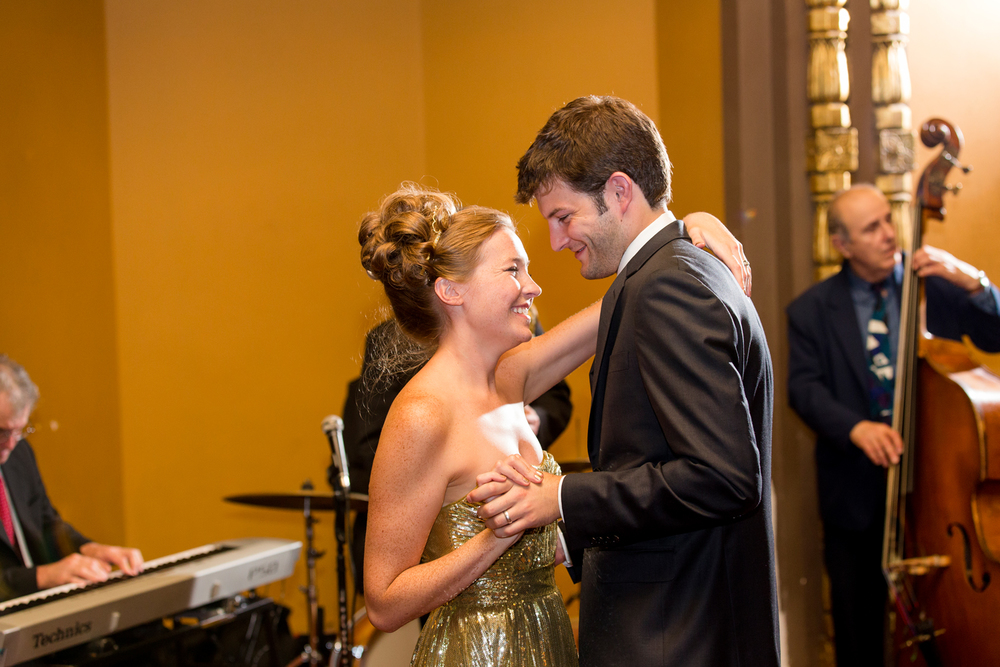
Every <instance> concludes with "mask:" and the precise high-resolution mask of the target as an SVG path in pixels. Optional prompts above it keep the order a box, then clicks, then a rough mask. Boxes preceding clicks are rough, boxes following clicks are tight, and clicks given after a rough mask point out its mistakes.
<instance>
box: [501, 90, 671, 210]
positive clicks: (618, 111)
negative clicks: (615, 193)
mask: <svg viewBox="0 0 1000 667" xmlns="http://www.w3.org/2000/svg"><path fill="white" fill-rule="evenodd" d="M616 171H620V172H622V173H625V174H627V175H628V176H629V178H631V179H632V180H633V181H635V183H636V184H637V185H638V186H639V189H640V190H642V194H643V196H644V197H645V198H646V202H647V203H648V204H649V205H650V206H652V207H656V206H657V205H660V204H667V203H669V202H670V159H669V158H668V157H667V149H666V147H664V145H663V139H661V138H660V133H659V131H658V130H657V129H656V124H655V123H653V121H652V120H650V118H649V116H647V115H646V114H644V113H643V112H642V111H640V110H639V109H638V108H637V107H636V106H635V105H634V104H632V103H631V102H627V101H626V100H623V99H620V98H617V97H597V96H595V95H589V96H587V97H578V98H577V99H575V100H573V101H572V102H570V103H569V104H567V105H566V106H564V107H563V108H562V109H559V110H558V111H556V112H555V113H553V114H552V115H551V116H550V117H549V120H548V122H546V123H545V126H544V127H543V128H542V129H541V130H540V131H539V132H538V136H537V137H535V141H534V142H533V143H532V144H531V146H530V147H529V148H528V150H527V152H526V153H525V154H524V155H523V156H522V157H521V159H520V160H519V161H518V163H517V194H516V195H515V196H514V199H515V200H516V201H517V202H518V203H519V204H527V203H528V202H530V201H531V200H532V199H534V198H535V197H536V196H537V195H538V192H539V191H540V190H542V189H544V188H547V187H549V186H550V185H551V184H552V182H553V181H554V180H557V179H558V180H562V181H565V182H566V183H567V184H568V185H569V186H570V187H571V188H573V189H574V190H576V191H577V192H582V193H584V194H588V195H590V196H591V198H592V199H593V200H594V202H595V203H596V204H597V211H598V213H604V212H605V211H606V210H607V207H606V206H605V204H604V186H605V184H606V183H607V181H608V179H609V178H610V177H611V174H613V173H615V172H616Z"/></svg>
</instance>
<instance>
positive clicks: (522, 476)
mask: <svg viewBox="0 0 1000 667" xmlns="http://www.w3.org/2000/svg"><path fill="white" fill-rule="evenodd" d="M560 479H561V477H560V476H558V475H550V474H548V473H544V472H541V471H539V470H537V469H536V468H535V467H534V466H532V465H531V464H529V463H528V462H527V461H525V460H524V459H523V458H522V457H521V456H520V455H518V454H512V455H511V456H508V457H507V458H505V459H503V460H501V461H498V462H497V464H496V466H494V468H493V470H491V471H490V472H486V473H483V474H482V475H479V476H478V477H476V488H475V489H474V490H473V491H472V492H471V493H470V494H469V495H468V496H466V500H467V501H468V502H470V503H483V504H482V506H481V507H480V508H479V510H478V513H479V518H480V519H482V520H483V521H484V522H485V523H486V525H487V527H489V528H490V529H491V530H492V531H493V532H494V534H496V536H497V537H511V536H513V535H517V534H518V533H522V532H524V531H525V530H527V529H529V528H537V527H539V526H546V525H548V524H550V523H552V522H553V521H555V520H556V519H558V518H559V481H560Z"/></svg>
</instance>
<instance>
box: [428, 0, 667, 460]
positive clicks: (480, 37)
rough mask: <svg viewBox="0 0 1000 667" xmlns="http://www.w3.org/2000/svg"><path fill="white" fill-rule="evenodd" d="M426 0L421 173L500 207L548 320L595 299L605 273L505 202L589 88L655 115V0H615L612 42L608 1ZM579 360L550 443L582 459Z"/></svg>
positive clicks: (530, 214)
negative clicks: (557, 116)
mask: <svg viewBox="0 0 1000 667" xmlns="http://www.w3.org/2000/svg"><path fill="white" fill-rule="evenodd" d="M569 6H570V4H569V3H538V2H529V1H527V0H522V1H518V2H505V3H499V4H497V3H469V2H465V1H464V0H434V1H431V2H425V3H424V13H423V16H424V30H425V39H424V48H425V53H426V56H425V57H426V60H425V63H426V64H425V79H424V80H425V89H426V95H427V173H428V174H429V175H431V176H432V177H433V178H435V179H436V180H437V181H438V182H439V183H440V186H441V187H443V188H446V189H449V190H454V191H456V192H458V193H459V194H460V195H461V196H462V198H463V201H464V202H466V203H470V204H472V203H475V204H483V205H487V206H493V207H496V208H501V209H504V210H507V211H509V212H510V213H511V214H512V216H513V217H514V219H515V221H516V222H517V223H518V224H519V226H520V230H521V235H522V237H523V238H524V240H525V247H526V249H527V251H528V255H529V257H531V258H532V266H531V270H532V275H533V277H534V278H535V279H536V280H537V281H538V283H539V284H540V285H541V287H542V290H543V293H542V295H541V297H539V299H538V300H537V304H538V308H539V311H540V317H541V321H542V324H543V325H545V326H551V325H553V324H555V323H558V322H559V321H561V320H563V319H565V318H566V317H568V316H569V315H571V314H573V313H575V312H576V311H578V310H580V309H581V308H583V307H585V306H587V305H588V304H590V303H593V302H594V301H596V300H598V299H600V298H601V296H602V295H603V294H604V291H605V290H606V289H607V287H608V284H609V283H608V282H607V281H596V282H595V281H586V280H584V279H583V278H582V277H580V274H579V265H578V263H577V262H576V260H574V259H573V258H572V256H570V255H569V254H568V253H560V254H559V255H556V254H554V253H553V252H552V250H551V249H550V247H549V240H548V230H547V227H546V225H545V221H544V220H543V219H542V218H541V216H540V215H539V214H538V212H537V210H536V209H534V208H529V207H527V206H519V205H516V204H515V203H514V200H513V197H514V192H515V190H516V189H517V170H516V168H515V167H516V164H517V160H518V159H519V158H520V157H521V155H522V154H523V153H524V151H525V150H526V149H527V148H528V146H529V145H530V144H531V142H532V141H533V140H534V138H535V134H536V133H537V132H538V130H539V129H541V127H542V125H543V124H544V123H545V120H546V119H547V118H548V117H549V115H550V114H551V113H552V112H553V111H555V110H556V109H557V108H559V107H560V106H562V105H563V104H565V103H566V102H568V101H570V100H572V99H574V98H576V97H579V96H580V95H588V94H601V95H606V94H616V95H619V96H622V97H625V98H627V99H630V100H632V101H633V102H635V103H636V104H638V105H639V106H641V107H642V108H643V109H644V110H645V111H646V112H647V113H648V114H650V115H651V116H652V117H654V118H655V117H656V115H657V101H658V99H657V88H658V87H657V81H656V39H655V37H656V34H655V30H654V25H655V21H654V7H653V3H652V2H650V1H648V0H646V1H640V0H633V1H630V2H623V3H619V4H618V5H616V9H615V11H616V12H618V13H620V14H621V15H622V16H628V17H629V19H628V20H627V21H621V22H620V23H619V24H618V26H617V28H618V33H617V35H616V36H615V39H614V40H610V41H609V40H607V38H606V35H605V34H604V31H605V28H606V25H605V23H604V20H603V19H602V18H601V17H602V16H603V15H604V14H605V12H606V10H607V5H606V3H602V2H598V1H596V0H586V1H583V2H575V3H572V7H573V10H572V11H567V8H568V7H569ZM589 368H590V364H589V362H588V363H587V364H585V365H584V366H583V367H582V368H581V369H580V370H578V371H576V372H575V373H573V374H572V375H571V376H570V378H569V383H570V387H571V389H572V392H573V403H574V415H573V420H572V422H571V423H570V426H569V428H568V429H567V430H566V432H565V434H564V435H563V436H562V437H561V438H560V439H559V441H558V442H557V443H555V444H554V445H553V447H552V452H553V454H554V455H555V456H556V457H557V458H586V457H587V444H586V436H587V417H588V413H589V409H590V385H589V380H588V371H589Z"/></svg>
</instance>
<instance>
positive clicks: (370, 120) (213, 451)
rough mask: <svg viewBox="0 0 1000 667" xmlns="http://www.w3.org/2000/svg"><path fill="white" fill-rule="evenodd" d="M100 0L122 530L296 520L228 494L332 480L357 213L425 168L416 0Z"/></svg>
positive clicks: (151, 540) (297, 529)
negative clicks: (327, 432) (329, 433)
mask: <svg viewBox="0 0 1000 667" xmlns="http://www.w3.org/2000/svg"><path fill="white" fill-rule="evenodd" d="M106 7H107V26H108V29H107V33H108V37H107V42H108V80H109V84H108V88H109V100H110V103H109V107H110V125H111V164H112V171H111V190H112V193H113V196H112V207H113V208H112V210H113V219H114V247H115V256H114V271H115V275H116V279H117V288H118V300H119V301H118V317H117V323H116V326H117V329H118V332H119V341H120V342H119V347H118V356H119V360H120V367H121V369H122V372H121V391H122V433H123V443H124V446H123V449H124V452H123V469H124V473H125V487H124V491H125V495H126V497H127V498H128V499H129V503H128V506H127V510H128V511H127V513H126V528H127V535H128V539H129V541H130V543H133V544H136V545H138V546H140V547H141V548H142V549H143V550H144V551H145V552H146V553H148V554H149V555H159V554H164V553H172V552H175V551H178V550H180V549H183V548H187V547H190V546H193V545H197V544H202V543H206V542H210V541H213V540H218V539H222V538H226V537H234V536H243V535H268V536H276V537H287V538H296V539H297V538H301V537H302V534H303V526H302V521H301V517H297V516H296V515H295V514H294V513H290V512H282V511H276V510H256V509H248V508H243V507H239V506H235V505H230V504H227V503H224V502H223V501H222V497H224V496H228V495H231V494H238V493H253V492H275V491H277V492H280V491H294V490H296V489H298V488H299V485H300V484H302V482H303V481H304V480H306V479H310V480H312V482H313V484H314V485H315V487H316V488H317V489H318V490H321V491H322V490H324V489H325V488H326V482H325V468H326V466H327V465H328V463H329V460H330V457H329V449H328V447H327V444H326V440H325V438H324V436H323V434H322V432H321V430H320V422H321V420H322V419H323V417H324V416H325V415H327V414H330V413H340V412H341V408H342V406H343V401H344V396H345V393H346V384H347V381H348V380H349V379H350V378H351V377H352V376H353V375H355V374H356V372H357V368H358V366H359V363H358V359H359V355H360V352H361V350H360V345H361V340H362V337H363V334H364V332H365V330H366V329H367V327H368V326H370V325H371V324H372V323H373V322H374V310H375V308H376V306H377V305H378V303H379V300H378V295H377V290H376V286H375V285H374V284H373V283H372V282H371V281H370V280H369V279H368V278H367V276H365V274H364V272H363V271H362V270H361V268H360V264H359V262H358V259H357V258H358V246H357V240H356V239H357V237H356V229H357V223H358V221H359V219H360V217H361V215H362V214H363V213H364V211H365V210H367V209H368V208H369V207H372V206H374V205H375V204H376V203H377V201H378V199H379V198H380V197H381V195H382V194H384V193H386V192H389V191H391V190H393V189H394V188H395V187H396V186H397V185H398V184H399V182H400V181H402V180H403V179H406V178H413V177H414V175H419V174H420V173H422V171H423V168H424V149H423V116H422V112H421V108H422V97H423V91H422V88H421V78H420V76H421V45H420V33H419V30H414V28H413V26H414V25H419V15H418V12H417V3H416V1H414V2H409V3H404V2H391V3H387V2H381V3H379V2H374V3H298V4H288V3H280V2H241V3H239V4H235V5H234V4H232V3H227V2H207V3H206V2H200V1H199V2H194V1H192V2H169V3H166V2H163V3H134V2H129V1H121V2H118V1H109V2H107V3H106ZM324 519H327V520H324V521H323V523H322V524H321V525H320V526H319V527H318V538H319V539H320V540H321V544H320V546H321V547H322V548H324V549H328V550H329V551H330V552H331V555H330V556H329V557H327V558H325V559H322V560H321V561H320V570H319V575H320V578H321V581H322V582H324V586H323V587H322V589H321V594H324V595H325V596H326V599H325V601H324V602H325V603H326V604H327V606H328V609H330V611H331V613H330V616H331V617H335V614H333V613H332V611H333V608H332V605H333V603H334V601H335V589H334V588H333V584H332V582H333V581H334V562H335V561H334V558H333V555H332V551H333V539H332V529H331V522H330V521H329V520H328V519H329V517H324ZM301 567H302V566H301V565H300V570H301ZM299 580H300V581H301V580H302V575H301V572H300V575H299ZM273 594H276V595H283V596H284V597H283V601H284V602H286V603H291V604H293V606H295V607H296V608H300V606H299V605H298V601H299V598H300V597H301V595H300V594H299V593H298V591H297V590H296V588H295V587H294V586H282V587H280V592H275V593H273ZM293 620H294V621H295V625H296V626H297V628H298V629H300V630H302V629H304V628H303V625H302V618H301V614H296V615H295V616H294V617H293Z"/></svg>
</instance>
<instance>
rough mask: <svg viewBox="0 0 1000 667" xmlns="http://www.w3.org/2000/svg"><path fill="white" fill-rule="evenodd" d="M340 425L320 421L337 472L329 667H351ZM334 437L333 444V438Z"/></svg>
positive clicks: (347, 483)
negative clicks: (336, 625) (334, 621)
mask: <svg viewBox="0 0 1000 667" xmlns="http://www.w3.org/2000/svg"><path fill="white" fill-rule="evenodd" d="M343 430H344V422H343V420H342V419H340V417H336V416H330V417H327V418H326V419H324V420H323V432H324V433H326V436H327V438H328V439H329V441H330V454H331V458H332V459H333V465H334V467H336V469H337V470H338V473H339V474H338V475H336V477H335V480H334V484H333V487H334V488H333V495H334V535H335V536H336V538H337V608H338V612H339V614H340V618H339V621H340V636H339V637H338V640H337V642H335V643H334V646H333V651H331V653H330V667H351V663H352V662H353V648H354V646H353V642H352V638H353V636H354V627H353V626H354V623H353V621H352V619H350V618H349V617H348V614H347V516H348V514H349V513H350V511H351V478H350V476H349V473H348V470H347V456H346V454H345V452H344V438H343ZM335 437H336V441H334V438H335Z"/></svg>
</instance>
